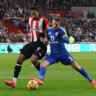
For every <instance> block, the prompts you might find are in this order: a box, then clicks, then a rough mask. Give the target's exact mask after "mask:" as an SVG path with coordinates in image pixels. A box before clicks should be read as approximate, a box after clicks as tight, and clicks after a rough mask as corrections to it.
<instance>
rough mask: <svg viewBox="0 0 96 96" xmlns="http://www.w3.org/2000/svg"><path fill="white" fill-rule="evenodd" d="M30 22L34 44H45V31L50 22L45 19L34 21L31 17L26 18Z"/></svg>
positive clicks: (40, 18)
mask: <svg viewBox="0 0 96 96" xmlns="http://www.w3.org/2000/svg"><path fill="white" fill-rule="evenodd" d="M24 20H27V21H28V24H29V26H30V32H31V39H32V41H33V42H37V41H41V42H43V37H44V30H45V29H47V27H48V20H47V19H46V18H45V17H42V16H41V17H39V19H37V20H34V19H33V18H32V17H31V16H30V17H28V18H25V19H24Z"/></svg>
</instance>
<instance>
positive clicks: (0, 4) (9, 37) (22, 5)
mask: <svg viewBox="0 0 96 96" xmlns="http://www.w3.org/2000/svg"><path fill="white" fill-rule="evenodd" d="M33 6H37V7H39V9H40V15H42V16H45V17H46V18H47V19H48V20H49V24H50V26H51V25H52V24H51V22H52V18H53V17H54V16H50V15H48V14H47V13H46V11H48V10H51V11H53V13H54V14H55V12H56V11H66V17H65V18H61V26H62V27H64V28H65V29H66V30H67V32H68V35H69V37H70V38H71V39H72V40H73V41H74V42H96V19H95V14H94V13H93V12H88V14H87V18H91V19H84V18H83V17H82V16H81V17H75V15H74V12H72V13H71V14H69V11H71V7H72V6H85V7H87V6H92V7H94V6H96V0H0V18H3V19H4V18H7V17H20V18H25V17H28V16H30V9H31V7H33ZM10 22H11V23H13V24H14V25H16V26H18V27H21V28H23V29H26V30H27V31H29V29H28V28H27V25H26V24H21V23H20V22H18V21H15V20H11V21H10ZM29 39H30V38H29V37H28V36H27V35H25V34H23V33H21V32H19V33H15V32H9V31H8V28H7V27H5V26H4V25H3V23H2V22H0V42H2V43H5V42H25V41H26V42H29ZM74 42H72V43H74Z"/></svg>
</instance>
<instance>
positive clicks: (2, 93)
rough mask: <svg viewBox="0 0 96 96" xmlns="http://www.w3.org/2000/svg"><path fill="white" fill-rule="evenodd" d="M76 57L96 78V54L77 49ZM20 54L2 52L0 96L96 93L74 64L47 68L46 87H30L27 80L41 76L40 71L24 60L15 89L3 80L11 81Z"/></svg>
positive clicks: (0, 58)
mask: <svg viewBox="0 0 96 96" xmlns="http://www.w3.org/2000/svg"><path fill="white" fill-rule="evenodd" d="M71 54H72V56H73V57H74V59H75V60H76V61H77V62H78V63H79V65H80V66H82V67H83V68H84V69H85V70H86V71H87V72H88V73H89V74H90V76H91V77H92V78H94V79H95V80H96V53H95V52H81V53H79V52H76V53H75V52H74V53H71ZM18 55H19V54H0V96H96V89H95V88H93V87H92V86H91V84H90V83H89V82H88V81H87V80H86V79H85V78H84V77H83V76H81V75H80V74H79V73H78V72H76V71H75V70H74V69H72V68H71V66H64V65H62V64H61V63H57V64H55V65H54V67H53V69H51V68H50V67H48V68H47V72H46V76H45V81H44V85H43V86H39V88H38V89H37V90H28V89H27V82H28V81H29V80H30V78H31V77H36V78H37V77H38V74H39V72H38V71H37V70H36V69H35V68H33V69H31V68H30V66H31V63H30V60H27V61H25V62H24V64H23V67H22V70H21V73H20V75H19V79H18V82H17V86H16V88H11V87H8V86H6V85H5V84H4V80H12V77H13V71H14V66H15V64H16V60H17V57H18Z"/></svg>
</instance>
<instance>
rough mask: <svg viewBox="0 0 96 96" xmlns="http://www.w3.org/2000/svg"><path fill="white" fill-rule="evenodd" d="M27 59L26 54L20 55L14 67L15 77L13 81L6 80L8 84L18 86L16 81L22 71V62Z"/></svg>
mask: <svg viewBox="0 0 96 96" xmlns="http://www.w3.org/2000/svg"><path fill="white" fill-rule="evenodd" d="M24 61H25V56H24V55H23V54H20V55H19V58H18V60H17V64H16V65H15V68H14V77H13V81H4V83H5V84H6V85H9V86H11V87H13V88H14V87H16V82H17V79H18V76H19V73H20V71H21V68H22V63H23V62H24Z"/></svg>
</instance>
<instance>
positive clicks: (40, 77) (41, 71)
mask: <svg viewBox="0 0 96 96" xmlns="http://www.w3.org/2000/svg"><path fill="white" fill-rule="evenodd" d="M45 73H46V68H45V67H41V68H40V71H39V79H41V80H43V78H44V75H45Z"/></svg>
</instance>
